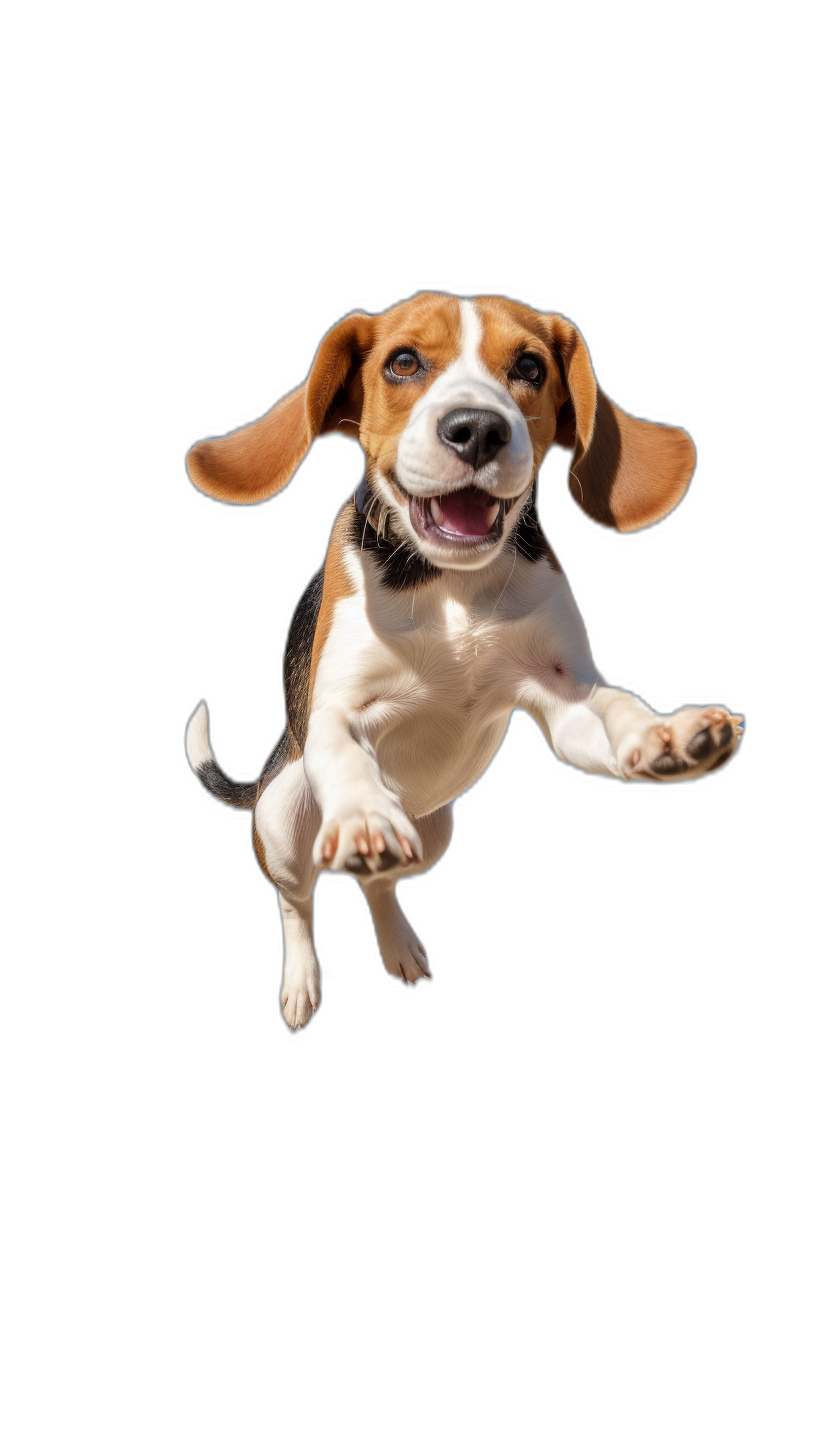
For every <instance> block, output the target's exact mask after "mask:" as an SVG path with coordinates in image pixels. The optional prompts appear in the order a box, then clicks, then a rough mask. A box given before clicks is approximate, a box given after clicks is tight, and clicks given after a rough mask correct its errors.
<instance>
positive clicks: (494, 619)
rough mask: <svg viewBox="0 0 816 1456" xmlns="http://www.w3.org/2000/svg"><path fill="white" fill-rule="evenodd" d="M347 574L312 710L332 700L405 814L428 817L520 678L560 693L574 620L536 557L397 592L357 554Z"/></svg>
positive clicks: (451, 793)
mask: <svg viewBox="0 0 816 1456" xmlns="http://www.w3.org/2000/svg"><path fill="white" fill-rule="evenodd" d="M354 571H355V575H356V576H357V577H358V578H359V590H357V591H356V592H355V594H354V595H353V596H351V597H346V598H343V599H341V600H340V601H339V602H338V603H337V605H336V607H335V611H334V616H333V621H332V626H331V630H330V633H329V637H328V640H327V642H326V646H325V649H324V652H323V655H322V657H321V661H320V664H319V667H318V670H317V675H316V680H315V691H314V698H313V708H315V709H319V708H320V706H321V705H322V704H324V703H326V702H327V701H334V702H337V703H339V702H341V701H342V703H343V705H344V706H345V708H346V709H347V710H348V711H349V712H350V713H351V715H352V732H353V733H354V735H355V737H356V738H357V739H358V741H359V742H360V743H362V744H369V745H370V746H371V748H372V749H373V750H376V756H377V760H378V763H379V765H380V770H381V772H382V775H383V780H384V782H385V783H386V784H387V786H388V787H389V788H390V789H392V790H393V791H394V792H395V793H396V794H397V795H398V797H399V799H400V802H401V803H402V804H403V806H404V808H405V810H406V811H407V812H408V813H409V814H412V815H415V816H421V815H424V814H428V813H430V812H431V811H432V810H434V809H436V808H438V807H439V806H440V805H442V804H447V803H449V802H450V801H451V800H452V799H454V798H456V797H457V795H459V794H461V793H462V792H463V791H464V790H465V789H466V788H468V787H469V786H470V784H472V783H473V782H474V780H475V779H477V778H478V777H479V775H480V774H481V773H483V772H484V769H485V768H486V767H487V764H488V763H489V762H490V759H491V758H492V757H493V754H494V753H495V752H496V749H497V748H498V746H499V744H500V743H501V740H502V738H503V736H504V733H505V731H506V728H507V724H508V720H509V717H510V714H511V713H512V711H513V709H514V708H515V707H517V706H519V704H520V703H521V702H523V699H524V689H525V683H526V682H527V681H530V682H531V683H534V684H535V686H536V689H537V691H539V692H540V691H541V690H542V687H544V688H546V685H547V681H548V678H549V679H551V680H552V685H553V690H554V691H555V692H556V693H559V692H560V693H563V692H564V691H565V690H567V691H568V690H569V685H570V683H574V681H575V679H574V670H575V656H576V654H575V646H576V638H577V639H581V646H582V647H583V646H584V645H585V644H586V639H585V637H584V635H583V626H582V624H581V621H580V617H578V614H577V611H576V609H575V606H574V603H573V600H572V596H571V594H570V592H569V588H568V586H567V584H566V582H565V581H564V578H563V577H562V576H561V575H560V573H556V572H554V571H552V570H551V568H550V567H549V566H548V565H547V564H546V563H538V564H537V565H536V566H535V567H532V566H530V565H529V564H528V563H524V566H523V568H522V569H519V570H516V569H515V568H514V569H513V571H512V572H510V571H509V570H508V567H507V565H506V564H502V567H501V569H499V570H497V571H496V572H495V573H491V576H490V579H489V580H488V581H486V582H482V583H478V584H477V583H476V582H475V581H474V578H473V576H472V575H469V574H465V573H445V575H444V577H443V578H442V579H440V580H438V581H435V582H433V583H430V584H428V585H426V586H423V587H420V588H418V589H417V590H416V592H412V591H404V592H399V593H396V592H386V591H383V590H382V589H381V588H380V587H379V586H378V583H377V580H376V577H375V576H374V574H373V572H370V571H368V570H366V568H365V565H364V564H361V563H360V562H359V561H355V562H354ZM576 626H577V630H576ZM580 655H581V656H582V657H583V655H584V654H583V652H582V653H581V654H580ZM586 657H587V661H588V658H589V653H588V646H586ZM567 663H569V668H567V667H566V664H567Z"/></svg>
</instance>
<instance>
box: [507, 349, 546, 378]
mask: <svg viewBox="0 0 816 1456" xmlns="http://www.w3.org/2000/svg"><path fill="white" fill-rule="evenodd" d="M510 373H511V374H512V375H514V376H515V378H516V379H524V380H526V382H527V383H528V384H541V383H542V382H543V379H544V365H543V363H542V362H541V360H540V359H538V358H536V356H535V354H520V355H519V357H518V359H517V360H516V362H515V364H514V365H513V368H512V369H511V371H510Z"/></svg>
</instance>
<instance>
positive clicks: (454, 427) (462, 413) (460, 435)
mask: <svg viewBox="0 0 816 1456" xmlns="http://www.w3.org/2000/svg"><path fill="white" fill-rule="evenodd" d="M436 433H437V435H438V436H439V438H440V440H441V441H442V442H443V444H445V445H449V446H450V448H451V450H455V451H456V454H457V455H460V456H461V457H462V459H463V460H466V461H467V463H468V465H472V466H473V469H474V470H478V469H479V466H480V465H486V464H487V462H488V460H492V459H493V458H494V457H495V456H496V455H498V453H499V451H500V450H501V447H502V445H506V444H507V441H508V440H509V439H510V426H509V424H508V423H507V420H506V419H505V418H504V417H503V415H497V414H496V412H495V410H477V409H455V410H451V412H450V414H448V415H444V416H443V418H442V419H441V420H440V421H439V424H438V425H437V427H436Z"/></svg>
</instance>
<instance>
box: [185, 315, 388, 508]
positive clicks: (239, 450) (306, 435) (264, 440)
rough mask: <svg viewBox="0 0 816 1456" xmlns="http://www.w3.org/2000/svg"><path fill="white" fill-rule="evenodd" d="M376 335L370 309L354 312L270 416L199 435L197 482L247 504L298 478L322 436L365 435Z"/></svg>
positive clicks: (191, 457) (193, 459)
mask: <svg viewBox="0 0 816 1456" xmlns="http://www.w3.org/2000/svg"><path fill="white" fill-rule="evenodd" d="M373 334H374V318H373V317H372V316H371V315H370V314H364V313H356V314H350V315H349V317H348V318H345V319H341V321H340V323H339V324H335V326H334V328H333V329H331V330H330V331H329V333H328V334H327V335H326V337H325V339H324V340H323V342H322V343H321V345H320V348H319V349H318V351H317V354H316V355H315V360H314V363H313V365H312V368H311V370H310V373H309V377H308V379H307V380H306V381H305V382H304V383H303V384H301V385H300V386H299V387H298V388H297V389H296V390H295V391H294V393H292V394H287V395H286V397H285V399H282V400H280V401H279V402H278V404H276V405H273V407H272V409H271V410H269V412H268V414H265V415H262V417H261V418H260V419H259V420H255V422H254V423H253V424H251V425H244V427H243V428H242V429H240V430H233V431H232V433H231V434H229V435H221V436H220V437H219V438H218V439H213V440H199V441H198V444H196V445H193V447H192V449H191V450H190V451H189V453H188V455H187V473H188V475H189V477H190V479H191V480H192V482H193V484H194V485H196V486H198V489H199V490H203V491H204V492H205V494H206V495H214V496H216V497H217V499H218V500H225V501H234V502H237V503H239V504H243V505H248V504H250V503H251V502H253V501H260V500H266V499H267V497H268V496H270V495H274V494H275V493H276V491H279V490H282V489H283V487H284V486H285V485H287V484H288V482H289V481H290V480H291V478H292V476H293V475H294V473H295V471H296V470H297V468H298V466H299V464H300V462H301V460H302V459H303V457H304V455H305V454H306V451H307V450H308V449H309V446H310V445H311V443H312V441H313V439H314V438H315V436H316V435H321V434H327V433H328V431H329V430H340V431H341V432H342V433H343V434H350V435H354V436H355V437H357V436H359V429H360V417H361V414H362V409H363V386H362V378H361V373H362V365H363V359H364V356H365V354H366V352H367V350H368V349H370V347H371V343H372V340H373Z"/></svg>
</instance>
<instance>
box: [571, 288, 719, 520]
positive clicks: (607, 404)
mask: <svg viewBox="0 0 816 1456" xmlns="http://www.w3.org/2000/svg"><path fill="white" fill-rule="evenodd" d="M547 322H548V324H549V326H550V328H551V330H552V334H553V337H554V339H555V343H556V347H557V349H558V351H559V355H560V359H561V363H562V366H563V376H562V377H563V380H564V383H565V385H566V388H567V389H568V391H569V398H568V399H567V400H566V402H565V403H564V404H563V405H562V407H561V410H560V411H559V415H558V424H557V427H556V434H555V443H556V444H557V445H565V446H566V447H567V449H571V450H573V451H574V454H573V457H572V464H571V466H570V473H569V487H570V490H571V491H572V494H573V496H574V497H575V499H576V500H577V502H578V504H579V505H580V506H583V508H584V510H585V511H586V512H587V515H590V516H593V517H594V519H595V520H596V521H600V522H601V524H602V525H604V526H616V527H617V529H618V530H619V531H636V530H637V529H638V527H639V526H648V525H650V524H651V522H652V521H659V520H660V518H661V516H665V515H666V514H667V512H668V511H670V510H671V509H672V507H673V506H676V505H677V502H678V501H679V500H680V498H681V496H682V495H683V494H684V492H685V489H686V486H687V485H688V483H689V481H690V479H691V476H692V473H693V471H694V465H695V460H696V452H695V449H694V444H693V442H692V440H691V437H690V436H689V435H687V434H686V432H685V430H678V429H674V428H673V427H672V426H671V425H653V424H651V423H650V422H649V421H648V420H638V419H635V418H634V416H633V415H628V414H625V412H624V411H623V410H622V409H618V406H617V405H616V404H613V403H612V401H611V399H608V398H607V396H606V395H605V394H604V393H603V391H602V390H601V389H599V388H598V384H597V380H596V379H595V374H594V372H593V369H592V364H591V363H590V359H589V351H588V349H587V346H586V344H585V343H584V341H583V339H582V338H581V335H580V334H579V332H578V330H577V329H576V328H575V326H574V325H573V324H571V323H569V321H568V320H567V319H562V318H559V317H558V316H557V315H551V316H550V317H549V318H548V320H547Z"/></svg>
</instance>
